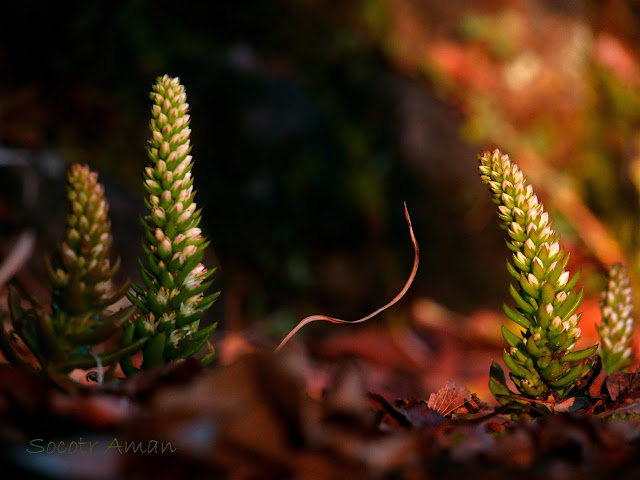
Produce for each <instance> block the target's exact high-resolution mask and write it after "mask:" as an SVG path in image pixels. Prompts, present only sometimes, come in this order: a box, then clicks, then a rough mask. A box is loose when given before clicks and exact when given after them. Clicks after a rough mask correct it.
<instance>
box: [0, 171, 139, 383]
mask: <svg viewBox="0 0 640 480" xmlns="http://www.w3.org/2000/svg"><path fill="white" fill-rule="evenodd" d="M67 180H68V185H67V200H68V203H69V210H70V213H69V216H68V217H67V225H66V229H65V237H64V240H63V241H62V242H61V244H60V246H59V248H58V251H57V252H56V255H55V256H54V258H53V259H52V260H51V261H47V262H46V266H47V271H48V274H49V279H50V282H51V284H52V287H53V292H52V308H51V312H49V311H46V310H45V309H43V308H39V307H38V308H32V309H29V310H25V309H24V308H23V307H22V302H21V299H20V298H19V296H18V293H17V292H16V291H15V290H14V289H13V288H10V289H9V302H8V303H9V312H10V316H11V322H12V325H13V331H14V332H15V334H16V335H17V336H18V337H19V338H20V339H21V340H22V342H23V343H24V344H25V345H26V346H27V348H28V349H29V350H30V351H31V353H32V354H33V356H34V357H35V358H36V360H37V361H38V363H39V364H40V372H41V373H42V374H44V375H49V376H50V377H51V378H52V380H54V381H55V382H62V383H63V385H62V386H64V387H65V388H67V387H68V384H69V382H70V381H68V380H65V379H66V377H65V376H64V375H60V374H61V373H62V374H65V373H68V372H69V371H71V370H73V369H75V368H83V369H87V368H93V367H96V366H97V367H98V369H99V370H101V369H102V367H105V366H111V365H113V364H115V363H118V362H119V361H120V360H121V359H122V358H124V357H127V356H130V355H132V354H134V353H136V351H138V350H139V349H140V348H142V346H143V345H144V344H145V343H146V339H140V340H138V341H136V342H131V343H130V344H129V345H127V346H126V347H124V348H120V349H117V350H113V351H109V352H105V353H102V354H100V355H96V354H94V353H92V352H91V348H92V347H93V346H94V345H97V344H100V343H103V342H105V341H107V340H108V339H109V338H111V337H112V336H113V334H115V333H116V332H117V331H118V330H119V329H120V327H121V326H122V324H123V323H124V322H125V321H127V320H128V319H129V317H130V316H131V315H132V314H133V312H134V309H135V307H129V308H125V309H122V310H119V311H117V312H114V313H111V314H107V312H106V310H105V309H106V307H108V306H110V305H112V304H113V303H115V302H116V301H118V300H120V299H121V298H122V297H123V296H124V294H125V292H126V290H127V289H128V288H129V285H128V283H125V284H124V285H122V286H121V287H120V288H117V289H114V288H113V287H112V283H113V276H114V275H115V273H116V272H117V270H118V266H119V263H118V262H116V263H115V264H114V265H112V264H111V261H110V260H109V250H110V247H111V241H112V240H111V225H110V221H109V218H108V209H109V208H108V205H107V202H106V200H105V198H104V189H103V187H102V185H101V184H100V183H98V175H97V174H96V173H94V172H92V171H91V170H90V169H89V168H88V167H87V166H85V165H78V164H74V165H72V166H71V168H70V169H69V172H68V175H67ZM2 321H3V316H0V350H1V351H2V353H3V354H4V356H5V357H6V358H7V359H8V360H9V361H11V362H12V363H14V364H18V365H24V366H27V367H28V368H32V367H31V365H30V364H29V363H28V362H27V361H25V359H23V358H22V356H21V355H20V354H19V353H18V352H17V351H16V350H15V349H14V348H13V346H12V339H11V338H9V337H8V336H7V335H6V331H5V328H4V325H2Z"/></svg>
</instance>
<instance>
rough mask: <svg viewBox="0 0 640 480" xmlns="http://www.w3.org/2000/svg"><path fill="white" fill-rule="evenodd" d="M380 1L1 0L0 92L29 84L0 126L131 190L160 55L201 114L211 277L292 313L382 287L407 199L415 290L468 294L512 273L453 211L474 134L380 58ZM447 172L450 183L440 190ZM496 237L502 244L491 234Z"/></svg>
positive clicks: (9, 136)
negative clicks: (418, 257) (213, 261)
mask: <svg viewBox="0 0 640 480" xmlns="http://www.w3.org/2000/svg"><path fill="white" fill-rule="evenodd" d="M385 8H387V7H386V3H385V2H380V1H374V0H368V1H363V2H345V3H342V2H329V1H298V0H291V1H279V2H272V1H266V0H261V1H252V2H243V3H242V4H236V3H233V2H184V3H182V4H180V8H176V6H175V4H173V3H171V2H167V1H154V2H151V1H130V2H106V1H96V2H86V3H84V2H73V3H71V4H66V5H65V6H64V7H62V6H59V5H52V4H47V3H44V2H29V1H27V2H23V3H20V4H9V5H7V6H6V8H5V12H4V14H3V16H4V18H5V19H10V21H8V22H7V28H5V29H3V30H2V32H0V75H2V78H3V79H5V81H4V82H3V83H2V85H0V99H3V100H4V99H5V98H9V97H10V96H13V95H14V93H15V92H26V93H25V97H24V99H23V100H22V101H21V103H19V104H18V105H17V106H16V107H13V108H11V109H9V110H7V111H6V113H5V114H4V115H0V125H7V126H12V129H11V131H9V130H6V129H1V128H0V142H2V143H4V144H6V145H9V146H26V147H29V148H41V147H45V146H47V147H56V148H61V149H62V151H63V152H64V154H65V155H66V157H67V158H69V159H70V160H74V161H84V162H90V163H91V164H92V166H93V167H94V168H96V169H99V170H100V171H101V172H104V174H105V177H107V176H111V177H116V178H118V179H121V181H123V182H126V183H127V184H128V185H129V187H130V188H131V190H132V191H135V195H137V197H135V198H136V199H135V202H138V203H136V207H135V208H136V209H137V210H140V207H139V205H140V204H141V196H142V192H141V191H140V188H139V185H140V178H141V177H140V174H139V172H140V171H141V168H142V166H143V165H144V163H145V161H146V155H145V152H144V148H143V145H144V144H145V141H146V139H147V138H148V132H147V130H146V127H145V125H146V124H147V121H146V116H147V111H146V105H145V104H144V102H140V101H139V99H140V98H145V96H146V92H147V91H148V89H149V86H150V82H151V81H150V79H153V78H155V76H156V75H158V74H162V73H165V72H167V73H169V74H171V75H176V76H180V78H181V80H182V81H183V82H184V83H185V84H186V85H189V101H190V104H191V106H192V111H191V115H192V120H193V123H194V124H197V125H198V129H197V130H195V131H194V133H193V142H194V151H193V155H194V158H195V159H196V164H195V167H194V175H195V176H196V177H197V178H199V179H200V184H199V187H198V188H199V191H198V197H199V198H200V203H201V204H202V205H203V206H204V212H205V218H204V223H205V224H204V228H203V230H204V233H206V234H208V235H209V236H210V238H211V241H212V246H213V247H214V248H215V252H216V254H217V256H218V258H219V259H220V262H221V266H222V270H221V271H222V275H221V279H222V283H221V288H222V290H223V291H225V292H227V295H230V296H233V295H237V296H238V298H239V301H240V303H241V305H242V308H243V311H245V312H246V313H248V315H249V316H250V317H251V318H255V319H259V318H264V316H265V315H266V314H269V313H271V312H274V311H276V309H277V307H279V306H282V307H283V308H282V309H279V310H277V312H281V315H280V313H277V314H276V316H279V317H280V318H290V319H295V318H296V317H298V316H300V315H303V314H309V313H314V312H315V311H316V310H317V309H318V308H320V307H323V308H324V307H326V305H330V306H331V313H333V314H336V315H341V316H343V317H349V316H353V317H356V316H360V315H361V314H363V313H366V312H367V311H369V310H370V309H371V308H372V307H377V306H379V305H380V304H381V302H382V300H383V299H387V298H391V297H392V296H393V294H395V292H396V290H397V289H398V288H399V287H400V286H401V285H402V284H403V282H404V280H405V279H406V275H407V273H408V271H409V269H410V265H411V260H412V249H411V246H410V243H409V241H408V238H407V237H406V226H405V225H404V218H403V214H402V203H403V201H407V202H408V206H409V210H410V212H411V214H412V218H413V219H414V226H415V230H416V235H417V237H418V240H419V241H420V242H421V246H422V247H423V256H422V267H421V268H422V273H421V278H420V279H418V282H417V284H416V285H415V289H416V290H415V293H414V294H419V293H420V292H423V293H425V292H429V293H430V294H432V295H434V296H435V297H436V298H440V299H442V300H443V301H445V302H450V303H456V304H457V308H460V309H463V310H464V309H470V308H471V306H472V305H474V306H475V305H477V302H478V301H480V302H484V301H486V297H487V293H488V292H498V291H500V290H501V289H502V287H504V285H503V284H504V282H505V281H506V279H504V278H492V279H489V280H488V281H487V279H486V278H483V277H484V273H483V272H484V269H485V265H488V264H490V263H491V261H492V259H491V258H489V257H488V256H487V255H485V256H484V257H483V260H481V261H474V260H473V259H474V258H479V257H480V255H478V252H479V251H484V252H486V250H487V245H486V244H482V243H478V244H475V245H474V244H473V242H471V239H472V238H473V237H474V236H475V234H474V232H473V231H468V230H466V228H467V226H466V225H465V224H464V222H465V218H464V214H465V212H466V211H467V209H468V208H469V207H470V205H472V203H473V202H474V199H475V198H476V196H477V195H478V194H479V193H480V189H479V188H476V187H475V186H474V187H471V188H467V187H466V185H467V181H468V182H469V183H471V182H473V179H474V175H475V173H474V165H473V162H471V161H469V162H468V164H465V163H464V162H463V161H462V162H461V161H460V160H459V159H472V158H473V152H474V149H473V148H468V147H465V146H464V145H463V144H462V142H461V141H460V140H459V138H458V131H457V123H458V122H459V117H458V116H457V114H455V113H454V112H453V111H451V110H449V109H448V108H446V107H444V106H443V105H442V104H441V103H439V102H438V101H437V100H435V98H434V96H433V95H432V94H430V93H429V92H428V91H427V90H425V89H424V88H423V85H421V84H420V83H419V82H417V81H414V80H412V79H409V78H406V77H405V76H404V75H401V74H399V73H397V72H396V71H395V70H394V68H393V67H392V66H391V65H390V64H389V63H388V62H387V60H386V58H385V53H384V47H381V46H380V41H381V39H382V38H383V37H384V35H385V29H386V27H387V26H386V22H385V18H386V13H385ZM168 26H170V27H168ZM15 38H20V39H21V40H20V42H15V41H13V40H14V39H15ZM42 38H47V39H49V41H47V42H42V40H41V39H42ZM29 89H30V90H29ZM29 95H30V96H29ZM36 105H38V108H36V107H35V106H36ZM407 109H408V110H410V112H411V114H412V115H413V116H412V117H409V118H406V113H407V112H406V110H407ZM27 126H29V131H30V132H31V133H30V135H29V136H26V135H24V134H23V133H24V131H26V130H27ZM31 127H33V128H31ZM416 139H417V140H416ZM416 141H417V143H416ZM107 191H110V188H107ZM452 191H459V192H462V193H461V194H460V195H459V196H457V197H456V198H452V199H451V201H447V202H442V198H445V197H446V196H447V195H449V194H450V192H452ZM110 201H111V203H112V205H115V204H116V203H117V199H110ZM132 202H134V200H129V203H132ZM443 203H444V205H443ZM436 204H437V205H438V207H437V208H436V207H435V205H436ZM125 208H127V207H126V206H125ZM128 208H129V211H127V212H126V214H127V215H128V214H130V209H131V208H132V207H131V206H129V207H128ZM112 213H113V215H114V231H115V232H116V239H115V244H116V246H118V244H119V242H122V243H121V245H126V246H127V247H129V248H128V250H129V251H124V254H123V257H124V258H123V263H124V264H125V267H126V270H127V271H134V268H135V266H134V265H133V264H132V262H131V260H130V259H131V258H135V255H137V254H138V252H135V251H133V249H132V248H130V246H131V245H137V240H135V239H136V238H138V236H137V233H138V232H126V231H125V232H124V233H123V235H124V234H127V233H128V234H130V235H131V237H130V239H122V238H120V239H118V238H117V233H118V227H117V225H116V223H117V216H116V213H117V212H116V209H115V208H114V209H113V212H112ZM443 225H448V227H443ZM452 239H453V240H452ZM494 243H495V247H496V248H495V250H496V258H499V256H500V251H501V250H500V249H501V247H502V245H501V244H500V240H499V236H498V235H497V234H496V236H495V239H494ZM121 250H127V249H121ZM452 255H453V256H455V257H456V258H457V259H459V261H458V262H456V263H455V264H453V265H452V264H451V262H448V261H447V260H446V259H447V258H450V257H451V256H452ZM483 262H486V263H483ZM470 265H473V268H470ZM481 278H482V279H483V280H482V281H480V279H481ZM133 280H134V281H137V280H138V279H136V278H135V277H134V278H133ZM461 291H463V292H464V294H463V296H464V298H461V294H460V292H461ZM498 297H499V296H497V295H496V298H498ZM215 308H216V307H214V309H215ZM217 308H220V306H218V307H217ZM292 312H293V315H292V314H291V313H292ZM327 313H329V312H327ZM215 315H220V313H219V311H218V313H215ZM283 328H286V327H283Z"/></svg>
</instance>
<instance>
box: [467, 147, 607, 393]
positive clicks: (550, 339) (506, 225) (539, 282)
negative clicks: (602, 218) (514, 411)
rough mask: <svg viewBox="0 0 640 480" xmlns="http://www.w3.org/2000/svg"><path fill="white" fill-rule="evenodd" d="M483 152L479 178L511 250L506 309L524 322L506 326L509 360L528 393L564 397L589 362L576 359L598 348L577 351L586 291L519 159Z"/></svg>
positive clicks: (513, 373) (506, 356)
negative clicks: (509, 301) (578, 286)
mask: <svg viewBox="0 0 640 480" xmlns="http://www.w3.org/2000/svg"><path fill="white" fill-rule="evenodd" d="M478 158H479V161H480V166H479V169H480V175H481V179H482V181H483V182H484V183H485V184H487V185H488V186H489V189H490V191H491V192H492V194H493V202H494V203H496V204H497V205H498V216H499V218H500V220H501V221H502V225H501V226H502V228H503V229H505V230H506V231H507V235H508V239H507V246H508V248H509V250H511V252H512V259H511V262H507V269H508V271H509V273H510V274H511V276H512V277H513V280H514V281H513V283H512V284H511V287H510V293H511V296H512V298H513V300H514V302H515V307H514V308H511V307H509V306H508V305H506V304H505V305H504V310H505V313H506V314H507V316H508V317H509V318H510V319H511V320H513V321H514V322H515V323H517V324H518V325H519V326H520V327H522V329H523V330H522V333H521V335H516V334H514V333H513V332H511V331H510V330H508V329H507V328H504V327H503V336H504V338H505V340H506V342H507V344H508V345H509V347H510V348H509V350H505V351H504V354H503V360H504V362H505V364H506V365H507V367H508V368H509V370H511V375H510V376H511V379H512V380H513V382H514V384H515V385H516V387H517V389H518V391H519V392H520V393H521V394H522V395H525V396H528V397H538V396H540V395H543V394H546V393H553V394H555V395H557V396H559V397H562V396H563V395H564V394H565V392H567V391H568V390H569V389H570V388H571V387H572V386H573V385H574V384H575V383H576V382H577V381H578V380H579V379H580V378H581V376H583V375H585V374H586V373H587V372H588V371H589V369H590V366H589V365H586V364H584V363H580V364H577V365H572V363H571V362H575V361H581V360H584V359H585V358H588V357H589V356H590V355H591V354H593V353H594V352H595V349H596V347H591V348H589V349H586V350H582V351H580V352H574V351H573V349H574V347H575V344H576V341H577V340H578V339H579V338H580V334H581V332H580V328H579V326H578V325H579V323H580V317H581V314H580V313H576V311H577V309H578V307H579V306H580V302H581V301H582V295H583V293H582V290H580V291H576V289H575V285H576V283H577V281H578V278H579V274H575V275H573V276H571V275H570V273H569V272H568V271H567V270H566V267H567V263H568V261H569V254H568V253H566V254H565V252H564V250H563V249H562V248H561V247H560V245H559V242H558V241H559V236H558V234H557V233H556V232H555V231H554V229H553V225H552V222H551V221H550V219H549V215H548V213H547V212H546V211H545V210H544V207H543V205H542V204H541V203H540V202H539V200H538V197H537V196H536V195H535V193H534V192H533V187H532V186H531V185H529V184H528V183H527V179H526V177H525V176H524V174H523V173H522V171H521V170H520V169H519V168H518V166H517V165H515V164H513V163H512V162H511V160H510V159H509V157H508V156H507V155H504V154H502V153H501V152H500V151H498V150H496V151H494V152H493V153H490V152H483V153H481V154H480V155H479V157H478ZM494 387H495V385H494ZM494 390H496V391H497V389H494ZM496 391H494V395H495V394H496Z"/></svg>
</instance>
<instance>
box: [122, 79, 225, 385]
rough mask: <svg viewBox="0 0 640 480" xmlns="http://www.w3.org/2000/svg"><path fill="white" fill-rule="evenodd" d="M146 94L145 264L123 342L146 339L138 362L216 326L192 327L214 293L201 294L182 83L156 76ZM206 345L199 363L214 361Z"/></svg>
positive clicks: (179, 350)
mask: <svg viewBox="0 0 640 480" xmlns="http://www.w3.org/2000/svg"><path fill="white" fill-rule="evenodd" d="M150 96H151V100H152V102H153V105H152V107H151V117H152V118H151V124H150V128H151V140H150V141H149V144H148V147H147V153H148V156H149V159H150V160H151V164H150V165H149V166H147V167H146V168H145V170H144V189H145V191H146V198H145V204H146V206H147V208H148V210H149V213H148V215H146V216H145V217H144V218H142V225H143V227H144V230H145V239H144V251H145V256H146V262H140V267H141V276H142V280H143V282H144V287H140V286H137V285H132V289H133V291H131V292H129V293H128V298H129V299H130V300H131V302H132V303H133V304H134V305H136V306H137V307H138V308H139V309H140V311H141V313H140V314H139V315H137V316H136V317H135V320H134V321H132V322H130V323H129V324H128V325H127V326H126V328H125V332H124V336H123V343H122V345H123V346H125V345H128V344H129V343H130V342H132V341H134V340H135V339H139V338H144V337H146V336H148V337H149V338H150V340H149V343H148V344H147V345H146V346H145V348H144V351H143V362H142V368H151V367H154V366H156V365H160V364H162V363H164V362H167V361H171V360H177V359H181V358H187V357H190V356H192V355H194V354H195V353H197V352H198V351H199V350H200V349H201V348H202V347H203V346H204V345H205V344H208V339H209V338H210V337H211V335H212V333H213V330H214V329H215V324H212V325H210V326H208V327H206V328H203V329H199V323H200V319H201V318H202V316H203V314H204V313H205V312H206V311H207V309H209V307H211V305H212V304H213V302H214V301H215V300H216V298H217V296H218V294H219V292H216V293H212V294H209V295H206V292H207V290H208V289H209V287H210V286H211V283H212V282H211V281H210V280H209V277H210V276H211V274H212V273H213V271H214V269H209V270H207V269H206V268H205V267H204V265H203V264H202V259H203V256H204V251H205V248H206V247H207V245H208V243H209V242H207V241H205V238H203V236H202V232H201V230H200V228H198V225H199V223H200V210H196V203H195V201H194V197H195V191H194V190H193V178H192V175H191V169H192V166H193V161H192V157H191V155H189V153H190V151H191V146H190V140H189V136H190V133H191V130H190V129H189V115H188V113H187V112H188V110H189V105H188V104H187V103H186V93H185V88H184V86H182V85H181V84H180V80H179V79H178V78H170V77H169V76H167V75H165V76H163V77H159V78H158V79H157V82H156V84H155V85H154V86H153V92H152V93H151V95H150ZM208 345H209V354H207V355H206V356H205V357H204V358H203V359H202V360H201V362H202V363H204V364H206V363H208V362H210V361H211V360H212V359H213V348H212V347H211V345H210V344H208ZM121 366H122V369H123V371H124V372H125V373H126V374H131V373H133V372H134V371H135V369H134V368H133V366H132V363H131V360H130V359H125V360H124V361H123V362H121Z"/></svg>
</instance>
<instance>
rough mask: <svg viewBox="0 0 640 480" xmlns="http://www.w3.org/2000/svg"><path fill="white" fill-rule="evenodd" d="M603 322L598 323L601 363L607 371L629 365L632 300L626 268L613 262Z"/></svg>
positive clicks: (603, 309) (602, 307)
mask: <svg viewBox="0 0 640 480" xmlns="http://www.w3.org/2000/svg"><path fill="white" fill-rule="evenodd" d="M600 311H601V312H602V323H601V324H600V325H598V326H596V328H597V330H598V335H599V336H600V341H601V342H602V344H601V350H600V356H601V357H602V364H603V366H604V369H605V370H606V371H607V373H609V374H610V373H613V372H615V371H617V370H621V369H624V368H626V367H628V366H629V365H630V364H631V362H632V361H633V356H632V352H631V334H632V332H633V301H632V298H631V286H630V284H629V274H628V272H627V269H626V268H625V267H624V266H622V265H620V264H615V265H612V266H611V268H610V269H609V275H608V280H607V285H606V287H605V289H604V292H603V293H602V301H601V302H600Z"/></svg>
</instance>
